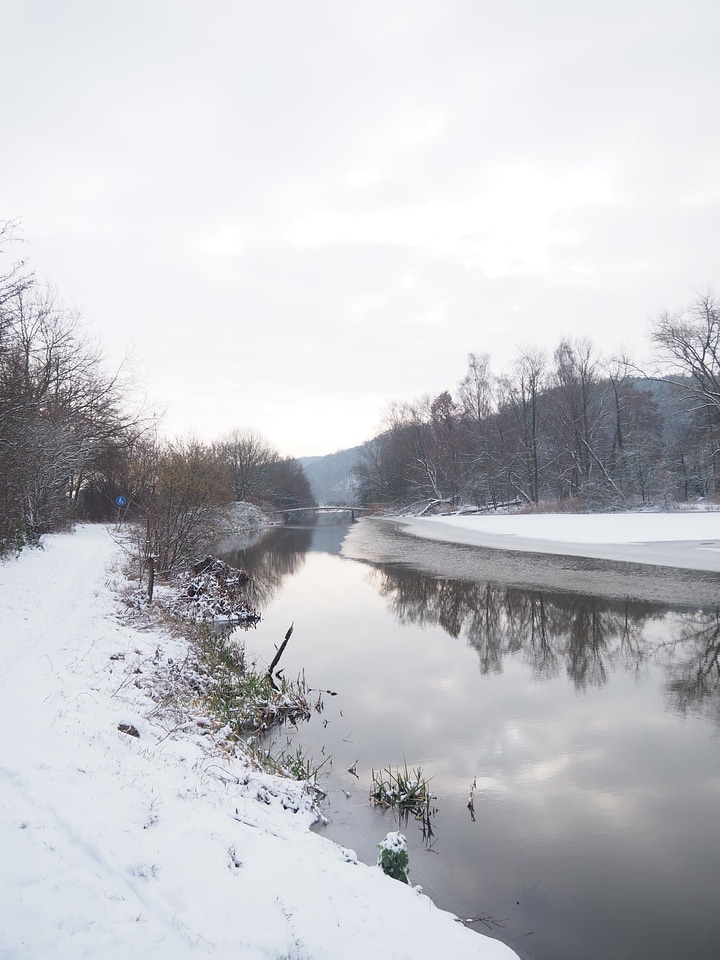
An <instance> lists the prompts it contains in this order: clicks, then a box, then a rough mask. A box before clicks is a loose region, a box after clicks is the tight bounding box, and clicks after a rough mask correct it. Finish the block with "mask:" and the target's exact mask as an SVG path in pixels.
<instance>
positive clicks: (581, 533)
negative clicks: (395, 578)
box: [398, 511, 720, 572]
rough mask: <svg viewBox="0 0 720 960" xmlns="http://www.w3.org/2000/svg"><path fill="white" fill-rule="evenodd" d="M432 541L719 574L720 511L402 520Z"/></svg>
mask: <svg viewBox="0 0 720 960" xmlns="http://www.w3.org/2000/svg"><path fill="white" fill-rule="evenodd" d="M398 522H400V523H401V524H402V525H403V527H404V528H405V530H406V532H408V533H411V534H413V535H415V536H418V537H425V538H428V539H432V540H444V541H447V542H451V543H464V544H472V545H476V546H485V547H494V548H498V549H505V550H521V551H527V552H533V553H552V554H562V555H566V556H580V557H594V558H598V559H606V560H619V561H627V562H632V563H644V564H650V565H655V566H668V567H682V568H685V569H689V570H708V571H714V572H720V512H713V511H699V512H686V513H617V514H570V513H567V514H547V513H545V514H508V515H486V514H483V515H475V514H468V515H458V516H455V515H450V516H439V517H415V518H401V519H400V520H399V521H398Z"/></svg>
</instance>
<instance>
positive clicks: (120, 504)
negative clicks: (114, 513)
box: [115, 494, 127, 507]
mask: <svg viewBox="0 0 720 960" xmlns="http://www.w3.org/2000/svg"><path fill="white" fill-rule="evenodd" d="M115 503H116V504H117V506H118V507H124V506H125V504H126V503H127V497H124V496H123V495H122V494H120V496H119V497H115Z"/></svg>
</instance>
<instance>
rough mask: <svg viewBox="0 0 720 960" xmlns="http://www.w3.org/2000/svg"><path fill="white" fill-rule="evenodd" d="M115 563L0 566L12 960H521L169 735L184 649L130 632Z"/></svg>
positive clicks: (215, 759)
mask: <svg viewBox="0 0 720 960" xmlns="http://www.w3.org/2000/svg"><path fill="white" fill-rule="evenodd" d="M119 554H120V550H119V548H118V546H117V545H116V544H115V543H114V542H113V540H112V539H111V537H110V536H109V534H108V531H107V530H106V529H105V528H102V527H90V526H82V527H79V528H78V529H77V531H76V533H75V534H74V535H72V536H69V535H57V536H52V537H48V538H46V540H45V541H44V549H43V550H27V551H25V552H23V554H22V555H21V556H20V557H19V558H16V559H10V560H8V561H6V562H4V563H0V592H1V594H2V597H3V613H2V629H1V631H0V656H1V657H2V662H3V670H2V672H0V731H2V732H1V733H0V849H1V850H2V857H0V905H1V907H0V957H1V958H3V960H10V958H13V960H14V958H20V957H22V958H23V960H27V958H29V960H40V958H42V960H53V958H58V960H60V958H62V960H66V958H69V957H72V958H73V960H75V958H82V957H88V958H90V957H92V958H97V957H102V958H103V960H128V958H132V960H136V958H144V957H153V960H165V958H167V960H170V958H172V960H184V958H186V957H193V958H200V957H202V958H205V957H208V956H216V957H223V958H224V957H227V958H228V960H230V958H232V960H238V958H242V960H280V958H293V960H310V958H312V960H360V958H362V960H367V957H376V958H379V960H384V958H388V960H390V958H397V960H405V958H407V960H410V958H412V960H424V958H427V960H431V958H432V960H436V958H437V957H438V956H441V955H443V954H445V955H447V956H451V957H453V958H454V960H466V958H467V960H470V958H472V960H512V958H513V957H514V956H515V955H514V954H513V953H512V951H510V950H509V949H508V948H507V947H505V946H504V945H503V944H501V943H499V942H498V941H495V940H491V939H489V938H486V937H484V936H481V935H480V934H475V933H471V932H470V931H469V930H466V929H465V928H464V927H463V926H462V925H460V924H458V923H457V922H456V921H454V919H453V918H452V917H451V916H450V915H449V914H447V913H444V912H442V911H440V910H438V909H437V908H435V907H434V905H433V904H432V903H431V902H430V901H429V900H428V899H427V898H426V897H423V896H419V895H417V894H416V893H414V892H413V891H412V890H411V889H409V888H408V887H406V886H404V885H403V884H400V883H398V882H397V881H393V880H390V879H389V878H387V877H385V876H384V875H383V874H382V873H381V872H380V871H379V870H378V869H377V868H375V867H366V866H364V865H362V864H357V863H356V862H354V857H353V855H352V853H351V852H347V851H343V850H342V849H341V848H340V847H338V846H336V845H335V844H333V843H331V842H330V841H328V840H326V839H325V838H323V837H319V836H317V835H316V834H314V833H311V832H310V831H309V829H308V827H309V825H310V823H311V821H312V819H313V813H312V810H311V808H310V804H309V801H308V799H307V797H306V796H305V794H304V793H303V791H302V789H301V787H300V786H299V785H297V784H294V783H291V782H288V781H285V780H282V779H281V778H278V777H272V776H269V775H266V774H261V773H259V772H258V771H256V770H254V769H253V768H252V767H251V766H250V765H248V764H247V763H246V762H243V761H242V760H239V759H235V758H233V757H230V756H227V755H222V754H221V753H220V751H219V749H218V748H217V747H216V746H214V744H213V742H212V738H211V737H209V736H202V735H200V734H188V733H185V734H182V733H181V732H180V731H179V730H173V729H172V727H170V726H164V725H163V720H162V717H161V716H159V715H158V712H157V710H156V706H157V705H156V703H155V702H153V701H152V700H151V699H150V698H149V696H148V693H147V691H146V687H145V686H144V683H145V681H146V680H147V678H148V677H151V676H152V674H153V671H154V670H156V669H157V665H158V663H164V664H166V665H167V664H168V663H169V661H170V659H171V658H172V659H174V660H175V661H176V662H179V661H181V660H182V658H183V657H184V655H185V647H184V644H183V642H182V641H181V640H179V639H173V638H171V637H169V636H167V635H165V634H162V633H159V632H158V631H157V630H152V629H151V630H148V629H141V628H140V627H141V621H137V622H135V623H131V622H127V621H121V620H120V619H119V617H118V607H117V604H116V600H115V599H114V596H113V589H114V588H113V584H114V583H115V582H116V581H117V582H118V583H120V582H121V581H122V578H121V576H120V574H119V572H118V570H117V569H114V567H116V565H117V564H118V558H119ZM120 722H126V723H132V724H134V725H135V726H136V727H137V729H138V731H139V732H140V737H139V738H135V737H132V736H128V735H127V734H124V733H121V732H120V731H119V730H118V724H119V723H120ZM380 839H382V838H381V837H378V840H380Z"/></svg>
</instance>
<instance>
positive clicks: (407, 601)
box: [220, 526, 720, 725]
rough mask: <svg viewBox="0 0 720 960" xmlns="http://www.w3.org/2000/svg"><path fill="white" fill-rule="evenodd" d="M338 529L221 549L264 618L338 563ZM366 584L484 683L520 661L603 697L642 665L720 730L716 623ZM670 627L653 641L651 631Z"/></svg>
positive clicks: (484, 588)
mask: <svg viewBox="0 0 720 960" xmlns="http://www.w3.org/2000/svg"><path fill="white" fill-rule="evenodd" d="M346 533H347V529H346V528H345V527H342V526H340V527H338V526H317V527H281V528H271V529H270V530H267V531H264V532H263V533H262V534H261V535H259V536H256V537H255V538H253V539H250V540H248V539H246V540H235V541H226V542H225V544H224V545H223V547H222V549H221V551H220V552H221V554H222V556H223V558H224V559H226V560H227V561H228V562H229V563H232V564H234V565H235V566H239V567H243V568H245V569H246V570H247V571H248V572H249V573H250V575H251V578H252V579H251V583H250V586H249V588H248V592H249V600H250V603H251V604H252V605H253V606H255V607H256V608H257V609H259V610H260V611H261V613H262V611H263V610H264V609H266V608H267V607H268V606H269V605H270V604H271V603H272V601H273V599H274V598H275V597H276V595H277V594H278V593H279V591H280V590H281V588H282V585H283V582H284V581H285V580H286V579H287V578H288V577H291V576H294V575H296V574H297V573H298V572H299V571H300V569H301V568H302V567H303V565H304V564H305V561H306V556H307V554H308V553H310V552H320V553H329V554H331V555H338V554H340V552H341V547H342V542H343V538H344V537H345V535H346ZM365 563H366V564H368V565H369V566H370V573H369V579H370V581H371V582H372V584H373V585H374V587H375V589H376V590H377V591H378V592H379V594H380V595H381V596H382V597H383V598H384V599H385V600H386V602H387V604H388V607H389V609H390V611H391V612H392V614H393V616H394V617H395V618H396V620H397V621H398V622H399V623H401V624H405V625H410V624H413V625H419V626H439V627H441V628H442V629H443V630H444V631H445V632H446V633H447V634H449V635H450V636H451V637H463V638H464V639H465V640H466V642H467V643H468V644H469V645H470V646H471V647H472V648H473V649H475V650H476V651H477V655H478V662H479V666H480V670H481V673H482V674H499V673H502V671H503V668H504V663H505V660H506V658H508V657H520V658H521V659H522V661H523V662H524V663H527V664H528V665H529V666H530V667H531V669H532V675H533V679H535V680H537V681H544V680H550V679H553V678H555V677H557V676H559V675H560V674H561V672H562V671H564V673H565V675H566V676H567V677H568V678H569V679H570V680H571V681H572V683H573V684H574V686H575V688H576V689H577V690H585V689H587V688H589V687H602V686H604V685H605V684H607V682H608V680H609V677H610V676H611V675H612V674H613V672H615V671H616V670H618V669H623V670H625V671H633V672H634V673H635V674H636V675H637V676H638V677H640V676H642V674H643V670H644V667H645V666H646V664H647V662H648V660H649V658H651V657H653V658H659V659H660V660H661V662H662V663H663V664H664V667H665V669H666V671H667V678H668V679H667V682H666V693H667V702H668V706H669V707H670V708H671V709H674V710H676V711H678V712H680V713H683V714H684V713H687V712H695V713H700V714H702V715H704V716H707V717H708V718H712V719H713V721H714V722H716V723H718V724H719V725H720V613H718V610H717V609H713V610H709V611H708V610H702V609H701V610H685V609H673V608H671V607H669V606H663V605H660V604H657V603H648V602H642V601H636V600H615V599H603V598H601V597H597V596H583V595H580V594H575V593H561V592H556V591H542V590H526V589H522V588H519V587H515V586H513V587H508V586H499V585H496V584H492V583H486V582H482V581H477V580H462V579H460V580H455V579H440V578H438V577H437V576H434V575H425V574H423V573H420V572H418V571H417V570H415V569H412V568H410V567H406V566H403V565H401V564H398V563H396V562H393V563H371V562H369V561H365ZM661 621H667V623H666V624H665V626H666V628H667V626H668V625H669V630H667V629H666V630H665V631H663V632H662V637H661V638H660V639H659V638H658V636H659V634H658V631H657V630H652V629H649V628H651V627H653V626H657V624H658V623H659V622H661Z"/></svg>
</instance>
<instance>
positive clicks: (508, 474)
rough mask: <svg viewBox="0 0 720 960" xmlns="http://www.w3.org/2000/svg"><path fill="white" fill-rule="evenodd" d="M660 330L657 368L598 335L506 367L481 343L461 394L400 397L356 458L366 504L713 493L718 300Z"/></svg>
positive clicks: (700, 302)
mask: <svg viewBox="0 0 720 960" xmlns="http://www.w3.org/2000/svg"><path fill="white" fill-rule="evenodd" d="M652 340H653V343H654V346H655V347H656V350H657V357H658V363H657V368H656V369H655V370H654V371H653V374H652V375H649V374H648V373H647V372H640V371H639V370H638V368H637V367H636V366H635V365H634V364H633V363H632V362H631V361H630V360H629V359H628V358H620V359H611V360H608V359H604V358H603V357H601V356H600V355H599V353H598V352H597V350H596V349H595V347H594V346H593V344H592V342H591V341H590V340H587V339H576V340H570V339H563V340H561V342H560V343H559V344H558V346H557V347H556V349H555V351H554V352H553V353H552V354H551V355H549V354H548V353H546V352H544V351H543V350H539V349H527V350H522V351H521V352H520V353H519V355H518V357H517V359H516V360H515V362H514V363H513V365H512V367H511V368H510V369H509V370H508V371H506V372H504V373H500V374H496V373H494V372H493V370H492V369H491V361H490V357H489V356H488V355H487V354H475V353H473V354H470V355H469V357H468V368H467V372H466V374H465V376H464V377H463V379H462V380H461V382H460V383H459V385H458V386H457V388H456V390H455V393H454V395H453V394H451V393H450V391H447V390H446V391H444V392H442V393H441V394H440V395H439V396H436V397H424V398H422V399H420V400H419V401H417V402H415V403H403V404H395V405H392V406H390V408H389V409H388V413H387V417H386V422H385V429H384V430H383V432H382V433H381V434H380V435H379V436H378V437H376V438H375V439H374V440H372V441H370V442H369V443H367V444H366V445H365V446H364V448H363V451H362V456H361V460H360V462H359V464H358V467H357V468H356V474H357V478H358V483H359V491H360V497H361V500H362V502H364V503H385V504H392V505H394V506H396V507H399V506H408V505H409V504H412V503H424V502H431V503H443V504H451V505H452V504H454V505H457V504H460V503H470V504H474V505H477V506H480V507H485V506H488V507H497V506H500V505H502V504H507V503H510V502H518V501H519V502H520V503H524V504H528V505H533V504H538V503H540V502H541V501H544V502H548V501H549V502H551V503H554V504H555V505H556V506H557V507H558V508H563V507H565V508H568V507H570V506H571V505H574V506H576V507H578V508H581V509H594V508H601V507H602V508H623V507H624V508H627V507H628V506H632V505H637V504H640V503H648V502H653V503H658V502H671V501H672V502H677V501H683V500H689V499H692V498H699V497H705V498H714V497H716V496H717V495H718V494H719V493H720V305H719V304H718V301H717V300H716V299H715V298H714V297H713V296H712V295H706V296H702V297H699V298H698V299H697V300H696V302H695V303H693V304H692V306H691V307H690V308H688V309H687V310H686V311H684V312H682V313H680V314H669V313H666V314H663V315H662V316H661V317H659V318H657V320H656V321H655V322H654V324H653V328H652Z"/></svg>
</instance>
